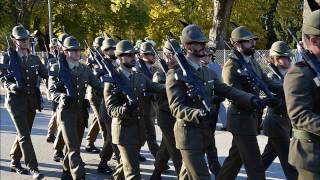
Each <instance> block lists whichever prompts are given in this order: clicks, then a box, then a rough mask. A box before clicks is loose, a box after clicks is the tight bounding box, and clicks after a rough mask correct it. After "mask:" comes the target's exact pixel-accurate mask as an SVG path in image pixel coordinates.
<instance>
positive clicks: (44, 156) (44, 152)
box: [0, 97, 285, 180]
mask: <svg viewBox="0 0 320 180" xmlns="http://www.w3.org/2000/svg"><path fill="white" fill-rule="evenodd" d="M48 109H49V107H45V110H44V111H42V112H41V113H37V116H36V119H35V122H34V126H33V129H32V142H33V145H34V148H35V151H36V154H37V158H38V161H39V168H40V170H41V172H43V173H44V174H45V176H46V177H45V179H48V180H56V179H60V178H59V177H60V176H61V168H62V166H61V164H60V163H56V162H54V161H53V160H52V155H53V148H52V144H48V143H47V142H46V141H45V139H46V133H47V124H48V121H49V118H50V113H51V112H50V111H49V110H48ZM15 132H16V131H15V127H14V125H13V123H12V121H11V119H10V117H9V116H8V113H7V111H6V110H5V109H4V107H3V97H2V101H1V104H0V142H1V144H0V179H1V180H27V179H31V177H30V176H25V175H23V176H21V175H17V174H15V173H12V172H10V168H9V163H10V157H9V151H10V148H11V145H12V142H13V140H14V138H15ZM157 135H158V137H157V139H158V142H159V143H160V139H161V132H160V130H159V128H158V127H157ZM258 140H259V145H260V148H261V149H263V148H264V146H265V144H266V140H267V139H266V137H264V136H258ZM216 142H217V148H218V154H219V160H220V163H222V162H223V160H224V159H225V157H226V156H227V155H228V150H229V148H230V146H231V134H230V133H228V132H225V131H217V132H216ZM85 143H86V141H85V139H83V143H82V147H81V152H82V154H81V156H82V158H83V160H84V161H85V163H86V169H87V179H89V180H95V179H110V176H106V175H103V174H99V173H97V172H96V167H97V164H98V163H99V158H98V155H97V154H89V153H86V152H85V151H84V146H85ZM96 145H97V146H98V147H102V139H101V136H99V139H98V140H97V142H96ZM142 153H143V155H144V156H146V157H147V159H148V160H147V162H144V163H142V164H141V166H140V167H141V174H142V177H143V179H149V177H150V175H151V173H152V170H153V163H154V158H153V157H152V155H151V154H150V152H149V151H148V148H147V146H144V147H143V149H142ZM114 163H115V162H111V163H110V165H111V166H112V167H113V166H114ZM169 165H170V167H171V168H170V170H168V171H167V172H166V174H165V175H163V179H165V180H173V179H176V176H175V173H174V169H173V165H172V162H171V161H170V162H169ZM266 175H267V179H273V180H276V179H277V180H279V179H285V177H284V174H283V172H282V169H281V166H280V164H279V160H278V159H276V160H275V162H274V163H273V164H272V166H271V167H270V168H269V169H268V170H267V172H266ZM245 177H246V173H245V170H244V169H243V168H242V169H241V172H240V173H239V175H238V178H237V180H245V179H246V178H245ZM212 179H214V177H213V176H212Z"/></svg>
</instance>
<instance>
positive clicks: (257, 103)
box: [251, 96, 266, 109]
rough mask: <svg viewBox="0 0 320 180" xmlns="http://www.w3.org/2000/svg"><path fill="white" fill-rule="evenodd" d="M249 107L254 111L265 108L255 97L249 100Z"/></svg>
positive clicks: (263, 103) (262, 102)
mask: <svg viewBox="0 0 320 180" xmlns="http://www.w3.org/2000/svg"><path fill="white" fill-rule="evenodd" d="M251 105H252V106H253V107H255V108H256V109H264V108H265V107H266V103H265V102H264V101H263V100H261V99H259V98H257V97H255V96H254V97H252V98H251Z"/></svg>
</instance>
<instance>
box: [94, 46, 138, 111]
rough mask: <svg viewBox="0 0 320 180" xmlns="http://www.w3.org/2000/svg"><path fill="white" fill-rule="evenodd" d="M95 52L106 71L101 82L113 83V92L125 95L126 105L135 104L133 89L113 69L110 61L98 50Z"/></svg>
mask: <svg viewBox="0 0 320 180" xmlns="http://www.w3.org/2000/svg"><path fill="white" fill-rule="evenodd" d="M97 54H98V55H99V56H100V58H101V61H100V63H101V64H102V67H103V69H104V70H106V71H107V72H108V73H107V75H105V76H102V77H101V80H102V82H109V83H112V84H114V85H115V89H114V90H113V93H114V94H116V93H119V92H121V93H122V94H123V95H125V96H126V98H127V100H128V105H130V106H137V105H138V102H137V97H136V96H135V95H134V93H133V91H132V90H131V89H130V88H129V86H127V83H126V82H125V81H124V79H123V78H122V77H121V75H120V73H119V72H118V71H116V70H115V67H114V66H113V64H112V63H111V61H110V60H107V59H105V58H104V57H103V56H102V55H101V54H100V52H99V51H97Z"/></svg>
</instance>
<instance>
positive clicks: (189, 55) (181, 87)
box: [166, 25, 262, 180]
mask: <svg viewBox="0 0 320 180" xmlns="http://www.w3.org/2000/svg"><path fill="white" fill-rule="evenodd" d="M180 39H181V42H182V44H183V47H184V48H185V50H186V59H187V63H188V64H189V65H190V66H191V67H190V68H191V70H190V71H191V73H192V75H193V76H196V77H197V78H199V80H200V81H202V83H203V85H204V87H203V88H204V89H205V93H206V95H207V96H208V97H210V98H212V95H213V94H216V95H218V96H222V97H226V98H230V99H232V100H235V101H236V102H237V103H238V104H239V105H242V106H245V107H247V108H255V107H261V106H262V103H261V101H260V100H259V99H258V98H256V97H255V96H253V95H252V94H248V93H245V92H243V91H240V90H237V89H235V88H232V87H229V86H227V85H226V84H224V83H222V82H221V81H219V79H218V78H217V77H216V76H215V74H213V73H212V71H210V70H209V69H208V68H207V67H203V66H201V64H200V58H201V57H204V56H205V45H206V43H207V42H208V39H207V38H206V37H205V36H204V34H203V33H202V31H201V29H200V28H199V27H198V26H197V25H188V26H186V27H185V28H184V29H183V30H182V35H181V36H180ZM181 76H183V72H182V69H181V68H178V69H177V70H174V69H170V70H169V71H168V74H167V80H166V89H167V96H168V101H169V106H170V110H171V112H172V113H173V116H174V117H175V118H176V123H175V125H174V136H175V140H176V147H177V148H178V149H179V150H180V153H181V156H182V160H183V163H182V167H181V170H180V175H179V179H186V178H189V179H208V180H209V179H211V178H210V174H209V172H208V167H207V164H206V161H205V157H204V153H205V150H206V149H207V148H208V147H209V146H210V145H212V144H213V141H212V137H213V131H212V129H211V123H212V121H214V119H213V116H214V115H213V114H214V111H211V112H209V111H208V110H206V108H204V106H203V104H202V101H200V100H199V98H197V97H190V96H188V95H187V94H186V91H188V89H189V88H190V85H187V84H186V83H184V82H183V81H181V80H180V79H178V80H177V79H176V78H175V77H181ZM191 88H192V87H191Z"/></svg>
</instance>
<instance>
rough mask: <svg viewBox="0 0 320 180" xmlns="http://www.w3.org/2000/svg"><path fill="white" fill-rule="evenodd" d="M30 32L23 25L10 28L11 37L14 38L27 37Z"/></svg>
mask: <svg viewBox="0 0 320 180" xmlns="http://www.w3.org/2000/svg"><path fill="white" fill-rule="evenodd" d="M29 37H30V34H29V32H28V30H26V29H25V28H24V27H23V26H15V27H13V28H12V34H11V38H14V39H28V38H29Z"/></svg>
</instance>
